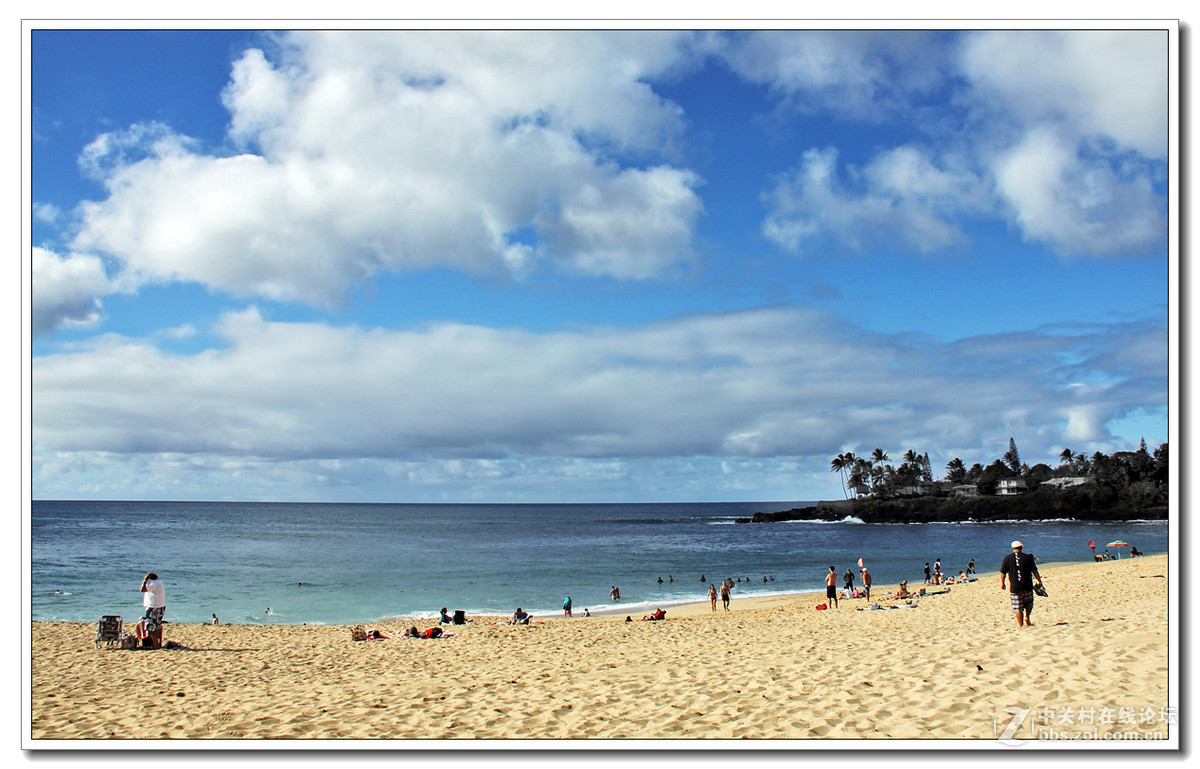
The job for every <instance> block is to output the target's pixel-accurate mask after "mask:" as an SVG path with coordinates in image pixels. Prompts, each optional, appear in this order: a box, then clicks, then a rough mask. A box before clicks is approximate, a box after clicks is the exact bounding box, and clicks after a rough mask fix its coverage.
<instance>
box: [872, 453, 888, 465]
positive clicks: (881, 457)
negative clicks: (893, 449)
mask: <svg viewBox="0 0 1200 769" xmlns="http://www.w3.org/2000/svg"><path fill="white" fill-rule="evenodd" d="M886 461H888V455H887V452H886V451H884V450H883V449H875V450H874V451H872V452H871V462H873V463H874V464H877V465H882V464H883V463H884V462H886Z"/></svg>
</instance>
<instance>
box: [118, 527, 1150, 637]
mask: <svg viewBox="0 0 1200 769" xmlns="http://www.w3.org/2000/svg"><path fill="white" fill-rule="evenodd" d="M1133 554H1136V555H1141V553H1139V552H1137V551H1136V550H1134V551H1133V553H1131V555H1133ZM1107 556H1108V553H1107V552H1106V553H1105V555H1104V556H1097V560H1101V559H1102V558H1106V557H1107ZM924 577H925V579H924V584H925V585H931V586H940V585H953V584H956V583H960V582H964V581H967V582H973V581H975V580H976V579H977V577H976V572H975V559H973V558H972V559H971V560H970V561H969V562H968V563H967V566H966V568H965V569H963V570H961V571H959V572H958V575H957V577H953V576H948V575H946V574H945V573H944V572H943V571H942V561H941V559H940V558H937V559H934V563H933V566H932V567H931V566H930V564H929V563H928V562H926V563H925V568H924ZM774 579H775V578H774V577H766V576H764V577H763V581H764V582H768V581H774ZM838 579H839V578H838V571H837V569H836V567H834V566H833V565H830V567H829V572H828V573H827V574H826V575H825V595H826V598H827V599H828V601H829V605H828V608H834V609H836V608H838V600H839V598H840V597H854V598H858V597H862V598H866V599H867V600H868V601H869V600H870V598H871V584H872V578H871V573H870V571H869V570H868V569H867V567H866V566H865V565H863V564H862V561H861V560H860V561H859V575H858V581H859V582H860V583H861V585H862V589H861V590H858V589H856V588H855V581H856V578H855V574H854V570H853V569H846V572H845V574H844V575H842V577H841V580H842V592H841V593H840V594H839V590H838ZM658 581H659V582H660V583H661V582H662V581H663V580H662V578H661V577H660V578H659V579H658ZM669 581H671V582H674V581H675V578H674V577H673V576H671V577H669ZM700 581H701V582H707V579H706V577H705V576H704V575H703V574H702V575H700ZM745 581H746V582H749V581H750V579H749V577H747V578H746V580H745ZM739 582H742V579H741V578H740V577H739V578H737V579H736V580H735V579H733V578H728V577H727V578H725V579H724V580H722V581H721V583H720V586H719V587H718V585H717V584H716V583H715V582H708V599H709V603H710V605H711V607H712V611H714V612H715V611H717V598H718V597H719V598H720V599H721V604H722V607H723V608H724V610H725V611H729V610H730V599H731V593H732V590H733V589H734V585H735V584H736V583H739ZM1000 587H1001V589H1002V590H1007V591H1008V592H1009V595H1010V605H1011V607H1012V611H1013V613H1014V614H1015V615H1016V619H1017V626H1018V627H1025V626H1027V625H1032V624H1033V622H1032V621H1031V619H1030V618H1031V615H1032V613H1033V603H1034V596H1035V594H1037V595H1043V596H1044V595H1046V593H1045V588H1044V586H1043V585H1042V577H1041V575H1040V574H1039V573H1038V569H1037V559H1036V558H1034V557H1033V556H1032V555H1030V554H1029V553H1026V552H1025V546H1024V544H1023V543H1022V542H1021V541H1020V540H1014V541H1013V542H1012V544H1011V552H1010V553H1008V554H1007V555H1005V557H1004V559H1003V561H1002V562H1001V564H1000ZM139 591H140V592H141V594H142V606H143V608H144V610H145V611H144V613H143V615H142V618H141V621H140V622H139V630H138V632H139V634H144V637H146V638H148V639H149V641H150V646H151V648H154V649H160V648H162V646H163V638H162V636H163V629H162V627H163V624H164V620H163V617H164V615H165V613H166V605H167V602H166V589H165V588H164V586H163V583H162V580H160V579H159V578H158V575H157V574H156V573H155V572H148V573H147V574H146V576H145V577H144V578H143V579H142V583H141V587H140V588H139ZM943 592H944V591H943ZM925 594H926V589H925V588H924V587H922V588H921V589H920V590H919V591H917V592H916V593H913V592H911V591H910V590H909V589H908V580H903V581H901V583H900V586H899V588H898V589H897V590H896V592H895V593H893V594H891V595H888V596H886V599H887V600H896V599H899V600H906V599H910V598H915V597H919V596H922V595H925ZM610 596H611V597H612V599H613V600H619V599H620V597H621V591H620V588H618V587H617V586H616V585H613V586H612V589H611V591H610ZM818 608H826V606H825V605H824V604H823V605H821V606H818ZM563 616H564V617H567V618H570V617H572V616H573V614H572V601H571V596H567V597H566V598H565V599H564V601H563ZM584 616H586V617H591V612H590V611H589V610H588V609H586V608H585V609H584ZM665 616H666V613H665V612H664V611H663V610H662V609H658V610H657V611H655V612H653V613H652V614H648V615H646V616H645V617H643V619H645V620H648V621H654V620H661V619H663V618H664V617H665ZM531 619H532V615H531V614H529V613H528V612H526V611H525V610H524V609H522V608H520V607H518V608H517V610H516V611H515V612H514V613H513V615H512V617H511V618H510V619H509V622H508V624H510V625H518V624H523V625H528V624H529V623H530V620H531ZM218 621H219V620H217V616H216V614H213V616H212V624H214V625H216V624H217V623H218ZM468 622H469V621H468V620H467V618H466V613H465V612H463V611H455V612H454V614H453V616H451V614H450V612H449V610H448V609H447V607H444V606H443V607H442V609H441V611H440V612H439V624H441V625H465V624H468Z"/></svg>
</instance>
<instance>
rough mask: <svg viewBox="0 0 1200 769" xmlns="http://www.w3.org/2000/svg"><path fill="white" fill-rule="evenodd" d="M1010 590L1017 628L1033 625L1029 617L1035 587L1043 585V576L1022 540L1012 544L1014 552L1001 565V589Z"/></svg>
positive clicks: (1031, 611)
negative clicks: (1006, 584)
mask: <svg viewBox="0 0 1200 769" xmlns="http://www.w3.org/2000/svg"><path fill="white" fill-rule="evenodd" d="M1006 581H1007V583H1008V590H1009V594H1010V597H1011V599H1012V610H1013V612H1014V613H1016V615H1017V627H1024V626H1026V625H1032V624H1033V621H1032V620H1030V618H1029V616H1030V615H1031V614H1032V613H1033V587H1034V585H1035V584H1037V585H1041V584H1042V575H1041V574H1038V570H1037V561H1036V559H1034V557H1033V556H1032V555H1030V554H1029V553H1026V552H1025V545H1023V544H1021V541H1020V540H1014V541H1013V543H1012V552H1011V553H1009V554H1008V555H1006V556H1004V561H1003V562H1002V563H1001V564H1000V589H1001V590H1003V589H1004V588H1005V582H1006Z"/></svg>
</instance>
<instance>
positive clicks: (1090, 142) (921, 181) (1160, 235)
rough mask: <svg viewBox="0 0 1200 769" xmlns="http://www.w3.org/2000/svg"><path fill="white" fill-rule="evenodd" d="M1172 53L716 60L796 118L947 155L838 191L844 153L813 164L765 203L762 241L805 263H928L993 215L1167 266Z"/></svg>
mask: <svg viewBox="0 0 1200 769" xmlns="http://www.w3.org/2000/svg"><path fill="white" fill-rule="evenodd" d="M1166 45H1167V35H1166V33H1165V32H1162V31H1149V30H1147V31H1131V30H1123V31H1116V30H1094V31H1070V32H1041V31H986V32H977V33H968V34H966V35H964V36H962V37H961V38H950V37H947V36H944V35H938V34H931V33H925V32H857V33H846V32H833V31H830V32H810V33H802V34H789V33H781V32H760V33H755V34H752V35H746V36H743V37H740V38H737V39H736V42H735V43H733V44H730V45H727V46H726V47H725V49H724V50H723V52H722V53H723V55H724V56H725V57H726V60H727V61H728V62H729V64H730V66H731V68H732V69H733V70H734V71H735V72H738V73H739V74H740V75H742V76H743V77H745V78H746V79H748V80H751V81H754V82H760V83H764V84H766V85H767V86H768V87H769V88H770V89H771V91H772V92H773V93H775V94H776V95H777V96H778V97H779V99H780V102H781V103H782V104H784V105H786V106H787V107H791V108H794V109H798V110H800V111H804V112H817V111H820V112H826V113H831V114H835V115H844V116H846V117H848V118H853V119H855V120H858V121H862V122H867V123H872V122H883V121H892V120H896V119H901V120H905V121H907V123H908V124H909V125H910V126H912V127H913V128H914V129H916V130H917V131H918V132H919V133H922V134H924V137H925V138H924V139H923V140H922V141H924V142H925V143H927V144H928V146H937V147H939V148H940V149H939V151H938V152H937V153H934V152H932V151H930V150H928V149H924V148H922V147H921V145H920V144H918V143H915V142H914V141H909V142H907V143H906V144H904V145H900V146H896V147H891V148H885V149H882V150H880V151H878V152H877V153H876V154H875V156H874V157H873V158H871V159H870V160H869V161H867V163H866V164H865V165H864V166H863V168H862V169H861V170H859V169H855V168H849V169H847V171H846V177H847V178H845V179H844V180H843V179H842V176H841V175H840V174H839V169H838V168H837V166H836V160H837V154H836V150H834V149H833V148H825V149H817V148H813V149H810V150H808V151H807V152H806V153H804V155H803V156H802V158H801V159H800V161H799V163H798V164H796V165H795V166H794V167H793V168H792V169H791V170H790V171H788V172H786V173H785V174H784V175H783V176H782V179H781V181H779V182H778V183H777V184H776V185H775V187H774V188H772V189H771V190H770V191H768V192H767V193H766V195H765V199H766V201H767V205H768V214H767V219H766V220H765V223H764V227H763V231H764V234H765V235H766V236H767V237H768V238H769V239H771V240H773V241H775V242H776V243H778V244H780V245H781V246H783V247H784V248H787V249H790V250H797V251H798V250H803V247H804V246H807V245H808V244H810V243H813V242H815V240H816V239H817V238H819V237H822V236H826V237H829V238H832V239H833V240H834V241H835V242H838V243H840V244H842V245H844V246H847V247H850V248H854V249H860V248H864V247H866V246H868V245H871V244H873V243H877V242H879V241H880V240H881V239H886V240H887V241H888V242H894V243H897V244H901V245H903V246H905V247H907V248H908V249H911V250H914V251H916V252H918V253H929V252H931V251H935V250H938V249H942V248H946V247H949V246H954V245H960V244H962V243H965V242H966V238H965V235H964V228H965V226H966V225H967V223H968V217H973V216H984V215H986V216H988V217H996V218H1006V219H1008V220H1009V221H1010V222H1011V223H1012V224H1013V226H1014V227H1015V229H1016V230H1017V231H1019V232H1020V233H1021V234H1022V235H1023V237H1024V238H1025V239H1026V240H1029V241H1036V242H1041V243H1044V244H1046V245H1047V246H1048V247H1049V248H1050V249H1052V250H1054V251H1056V252H1058V253H1061V254H1063V255H1069V256H1092V257H1100V258H1110V257H1128V256H1144V255H1145V254H1147V253H1150V252H1154V251H1161V249H1162V248H1164V247H1165V232H1166V219H1165V210H1166V201H1165V194H1164V192H1163V190H1162V189H1161V186H1162V181H1163V178H1164V171H1165V165H1164V161H1165V157H1166V148H1167V141H1168V130H1167V126H1168V123H1167V119H1168V111H1167V110H1168V102H1167V99H1168V93H1169V91H1168V82H1167V77H1168V74H1169V71H1168V62H1167V50H1166ZM931 52H935V55H931ZM936 54H944V56H943V55H936ZM946 93H952V94H953V97H952V98H951V99H950V100H949V101H947V102H946V103H945V104H942V105H940V106H934V102H933V101H932V100H931V99H929V98H928V97H930V96H931V95H933V94H941V95H944V94H946ZM955 158H957V159H958V160H955ZM964 158H970V159H971V160H970V161H969V162H964V161H963V160H962V159H964Z"/></svg>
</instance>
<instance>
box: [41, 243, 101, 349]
mask: <svg viewBox="0 0 1200 769" xmlns="http://www.w3.org/2000/svg"><path fill="white" fill-rule="evenodd" d="M32 265H33V276H32V288H33V308H32V313H31V320H32V331H33V333H34V334H35V335H42V334H48V333H51V332H53V331H54V330H56V329H58V328H61V327H63V326H66V325H77V326H87V325H92V324H94V323H96V322H97V321H99V319H100V318H101V316H102V314H103V309H102V307H101V304H100V299H99V297H102V296H105V295H107V294H111V293H112V292H113V289H112V286H111V284H110V283H109V279H108V275H107V274H106V273H105V271H104V264H103V263H102V262H101V261H100V259H99V258H97V257H95V256H90V255H87V254H66V255H59V254H55V253H54V252H53V251H50V250H47V249H45V248H39V247H34V249H33V254H32Z"/></svg>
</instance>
